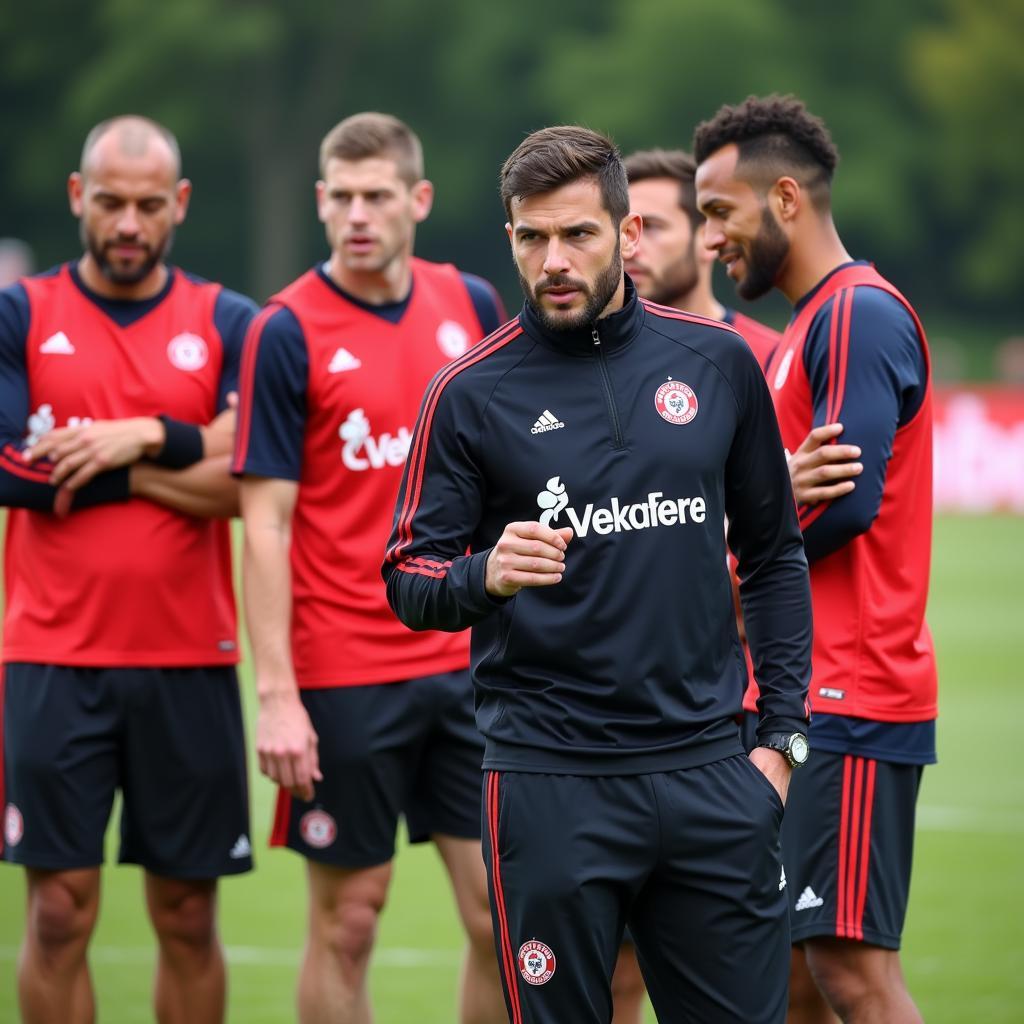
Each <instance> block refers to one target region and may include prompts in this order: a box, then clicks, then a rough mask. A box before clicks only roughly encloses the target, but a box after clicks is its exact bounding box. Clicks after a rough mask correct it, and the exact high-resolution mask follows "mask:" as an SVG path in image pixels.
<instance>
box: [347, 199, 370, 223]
mask: <svg viewBox="0 0 1024 1024" xmlns="http://www.w3.org/2000/svg"><path fill="white" fill-rule="evenodd" d="M348 219H349V223H350V224H365V223H366V221H367V205H366V200H365V199H364V198H363V197H362V196H358V195H357V196H353V197H352V201H351V202H350V203H349V205H348Z"/></svg>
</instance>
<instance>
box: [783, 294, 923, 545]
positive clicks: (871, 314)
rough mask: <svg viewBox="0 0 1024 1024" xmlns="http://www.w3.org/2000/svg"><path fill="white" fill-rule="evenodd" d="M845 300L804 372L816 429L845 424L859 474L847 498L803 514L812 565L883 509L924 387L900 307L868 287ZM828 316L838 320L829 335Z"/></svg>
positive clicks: (907, 318) (820, 331)
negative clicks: (902, 432) (892, 466)
mask: <svg viewBox="0 0 1024 1024" xmlns="http://www.w3.org/2000/svg"><path fill="white" fill-rule="evenodd" d="M846 301H849V302H851V303H852V306H851V308H850V310H848V311H845V312H844V311H843V310H842V309H841V308H840V306H839V304H838V297H837V299H836V300H833V302H832V303H830V304H829V305H828V306H827V307H826V308H825V309H824V310H822V312H821V313H819V314H818V316H817V317H816V318H815V323H814V324H813V325H812V328H811V332H810V334H809V335H808V338H807V342H806V344H805V346H804V365H805V367H806V370H807V378H808V380H809V381H810V385H811V396H812V401H813V404H814V426H816V427H817V426H821V425H822V424H824V423H836V422H838V423H842V424H843V428H844V429H843V433H842V434H841V435H840V437H839V438H838V441H839V442H840V443H842V444H855V445H858V446H859V447H860V450H861V455H860V460H859V461H860V462H861V463H862V464H863V466H864V471H863V472H862V473H861V475H860V476H858V477H857V478H856V480H855V487H854V489H853V490H852V491H851V492H850V493H849V494H844V495H843V496H842V497H841V498H837V499H836V500H835V501H832V502H822V503H821V504H819V505H815V506H813V507H807V506H805V507H803V508H801V509H800V524H801V527H802V529H803V531H804V546H805V547H806V550H807V558H808V560H809V561H811V562H813V561H816V560H817V559H819V558H824V557H825V556H826V555H830V554H832V552H834V551H838V550H839V549H840V548H841V547H844V546H845V545H846V544H849V543H850V541H851V540H853V538H854V537H856V536H858V535H859V534H862V533H866V532H867V531H868V530H869V529H870V528H871V524H872V523H873V522H874V521H875V518H876V517H877V515H878V511H879V509H880V508H881V505H882V494H883V492H884V490H885V476H886V471H887V469H888V466H889V459H890V458H891V457H892V450H893V443H894V442H895V439H896V431H897V430H898V429H899V428H900V427H901V426H903V424H904V423H907V422H909V420H910V419H912V418H913V415H914V413H916V412H917V410H918V409H919V408H920V406H921V403H922V402H923V401H924V396H925V391H926V388H927V384H928V370H927V366H926V364H925V358H924V351H923V349H922V347H921V342H920V340H919V338H918V336H917V327H916V325H915V324H914V320H913V317H911V315H910V313H909V312H908V311H907V309H906V308H905V307H904V305H903V303H902V302H900V301H899V300H898V299H896V298H895V297H893V296H892V295H889V294H888V293H886V292H883V291H881V290H880V289H878V288H870V287H862V288H857V289H855V290H854V292H853V295H852V297H851V298H850V299H848V300H846ZM846 313H848V316H847V315H846ZM833 317H838V318H839V319H838V322H837V324H836V325H835V329H834V330H833V329H832V325H831V324H832V318H833ZM830 339H834V342H833V343H830Z"/></svg>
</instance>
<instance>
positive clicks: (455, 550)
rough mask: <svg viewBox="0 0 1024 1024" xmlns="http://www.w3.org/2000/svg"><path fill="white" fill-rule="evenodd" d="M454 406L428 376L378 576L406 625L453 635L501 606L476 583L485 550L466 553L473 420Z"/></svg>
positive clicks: (471, 509) (473, 517)
mask: <svg viewBox="0 0 1024 1024" xmlns="http://www.w3.org/2000/svg"><path fill="white" fill-rule="evenodd" d="M443 372H444V371H442V373H443ZM435 399H436V401H435ZM457 404H459V403H458V402H457V396H456V395H455V394H454V392H453V389H452V386H451V385H449V386H448V388H446V389H445V390H442V391H440V392H439V393H438V387H437V378H436V377H435V379H434V381H433V382H431V384H430V386H429V387H428V388H427V393H426V397H425V398H424V401H423V407H422V408H421V410H420V415H419V419H418V421H417V423H416V429H415V431H414V432H413V438H412V442H411V444H410V447H409V451H410V453H411V455H410V458H409V460H408V462H406V465H405V472H404V473H403V476H402V486H401V489H400V490H399V492H398V500H397V504H396V506H395V519H394V528H393V530H392V533H391V538H390V540H389V541H388V548H387V553H386V555H385V560H384V566H383V570H382V573H383V576H384V582H385V584H386V585H387V596H388V602H389V603H390V605H391V607H392V608H393V609H394V611H395V614H396V615H397V616H398V617H399V619H401V620H402V622H404V623H405V624H406V625H407V626H408V627H409V628H410V629H442V630H446V631H449V632H457V631H458V630H461V629H466V628H467V627H468V626H472V625H475V624H476V623H477V622H480V621H481V620H482V619H484V618H486V617H487V616H488V615H490V614H491V613H492V612H493V611H494V610H495V609H496V608H498V607H499V605H501V604H504V603H505V600H504V599H502V598H492V597H491V596H490V595H489V594H488V593H487V591H486V589H485V587H484V573H485V570H486V567H487V557H488V555H489V554H490V548H487V549H485V550H482V551H478V552H474V553H473V554H468V555H467V554H466V552H467V550H468V548H469V545H470V540H471V538H472V535H473V532H474V530H475V529H476V527H477V524H478V523H479V520H480V516H481V510H482V503H483V502H482V498H483V493H484V484H483V478H482V476H481V474H480V471H479V468H478V466H477V462H476V460H475V458H474V456H473V450H474V446H475V437H476V433H477V431H478V430H479V427H476V426H473V424H474V422H476V421H477V420H478V417H477V416H476V415H475V414H474V410H473V409H472V408H464V409H458V410H457V409H456V408H455V407H456V405H457ZM464 404H467V405H468V403H464Z"/></svg>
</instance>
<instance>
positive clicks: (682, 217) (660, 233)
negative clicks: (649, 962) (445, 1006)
mask: <svg viewBox="0 0 1024 1024" xmlns="http://www.w3.org/2000/svg"><path fill="white" fill-rule="evenodd" d="M623 164H624V165H625V168H626V177H627V178H628V180H629V206H630V210H631V211H632V212H633V213H635V214H637V215H639V217H640V220H641V223H642V227H643V231H642V233H641V235H640V240H639V243H638V245H637V249H636V252H635V253H634V255H633V258H632V259H630V260H629V261H628V262H627V263H626V264H625V270H626V273H628V274H629V276H630V278H631V279H632V281H633V284H634V285H635V286H636V290H637V294H638V295H639V296H640V297H641V298H644V299H648V300H649V301H651V302H656V303H658V304H659V305H662V306H671V307H672V308H674V309H680V310H685V311H687V312H689V313H695V314H697V315H698V316H704V317H708V318H710V319H712V320H721V321H722V322H723V323H727V324H729V325H730V326H732V327H735V328H736V330H737V331H739V332H740V334H741V335H742V336H743V339H744V340H745V341H746V342H747V344H748V345H749V346H750V348H751V349H752V351H753V352H754V355H755V356H756V357H757V361H758V362H759V363H760V364H761V366H762V367H763V366H764V364H765V362H766V361H767V359H768V356H769V355H770V354H771V352H772V350H773V349H774V348H775V346H776V345H777V344H778V342H779V338H780V337H781V335H780V334H779V332H778V331H774V330H772V328H770V327H767V326H766V325H764V324H762V323H759V322H758V321H756V320H753V319H751V318H750V317H747V316H744V315H743V314H742V313H739V312H737V311H736V310H734V309H729V308H727V307H726V306H723V305H722V303H720V302H719V301H718V300H717V299H716V298H715V296H714V293H713V291H712V289H711V270H712V267H713V266H714V261H715V256H714V253H712V252H711V250H710V249H708V248H707V247H706V246H705V245H704V230H703V224H704V218H703V216H702V215H701V214H700V212H699V211H698V209H697V200H696V193H695V191H694V186H693V175H694V172H695V170H696V168H697V165H696V163H695V162H694V159H693V157H692V156H691V155H690V154H689V153H687V152H684V151H683V150H681V149H674V150H666V149H645V150H639V151H637V152H635V153H631V154H630V155H629V156H627V157H626V158H625V159H624V161H623ZM738 624H740V625H741V624H742V619H741V620H740V622H739V623H738ZM741 635H742V632H741ZM644 993H645V988H644V981H643V976H642V975H641V973H640V965H639V964H638V963H637V959H636V952H635V950H634V948H633V944H632V942H631V941H628V932H627V941H626V942H624V943H623V945H622V949H621V950H620V952H619V959H618V961H617V963H616V965H615V973H614V975H613V976H612V1001H613V1004H614V1008H615V1013H614V1017H613V1024H639V1022H640V1020H641V1017H642V1014H643V998H644Z"/></svg>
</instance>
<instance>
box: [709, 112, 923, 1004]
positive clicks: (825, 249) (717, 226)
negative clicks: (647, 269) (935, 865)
mask: <svg viewBox="0 0 1024 1024" xmlns="http://www.w3.org/2000/svg"><path fill="white" fill-rule="evenodd" d="M694 150H695V155H696V158H697V160H698V162H699V166H698V168H697V178H696V181H697V201H698V205H699V207H700V209H701V210H702V211H703V213H704V215H705V216H706V218H707V225H706V227H705V241H706V243H707V245H708V246H710V247H711V248H713V249H715V250H716V251H717V253H718V256H719V258H720V259H721V260H722V262H723V263H724V264H725V265H726V267H727V268H728V273H729V276H730V277H731V278H732V279H733V281H735V282H736V286H737V289H738V291H739V293H740V295H742V296H743V297H744V298H747V299H755V298H757V297H758V296H760V295H763V294H765V293H766V292H767V291H768V290H769V289H771V288H773V287H774V288H778V289H779V290H780V291H781V292H782V293H783V294H784V295H785V296H786V298H788V299H789V301H790V302H791V303H793V306H794V315H793V319H792V320H791V321H790V324H789V326H788V327H787V328H786V331H785V333H784V335H783V339H782V342H781V343H780V345H779V346H778V348H777V349H776V350H775V353H774V354H773V355H772V357H771V359H770V361H769V363H768V366H767V371H766V372H767V378H768V382H769V386H770V388H771V392H772V396H773V398H774V400H775V405H776V409H777V412H778V417H779V423H780V427H781V430H782V437H783V441H784V442H785V443H786V444H787V445H788V446H789V447H790V448H791V450H794V451H795V455H794V458H793V459H792V460H791V472H792V474H793V480H794V489H795V491H796V493H797V497H798V500H801V501H802V504H801V506H800V510H799V511H800V524H801V527H802V530H803V535H804V544H805V547H806V551H807V557H808V560H809V562H810V564H811V589H812V593H813V598H814V651H813V677H812V684H811V702H812V706H813V711H814V718H813V722H812V725H811V741H812V744H813V746H814V748H815V754H814V760H813V763H812V766H811V767H810V768H809V769H808V771H807V772H805V773H803V774H802V775H801V777H799V778H798V779H795V780H794V785H793V787H792V790H791V793H790V803H789V805H788V807H787V809H786V818H785V822H784V825H783V856H784V861H785V865H786V877H787V880H788V883H789V888H790V913H791V920H792V929H793V940H794V942H796V943H800V944H802V946H803V949H804V952H805V954H806V958H807V963H808V965H809V967H810V969H811V973H812V974H813V976H814V978H815V979H816V981H817V983H818V985H819V986H820V988H821V990H822V992H823V993H824V994H825V996H826V998H827V999H828V1001H829V1003H830V1004H831V1005H832V1007H833V1008H834V1009H835V1010H836V1012H837V1013H838V1014H839V1015H840V1016H841V1017H842V1019H843V1020H845V1021H857V1022H859V1021H871V1022H887V1024H888V1022H900V1024H903V1022H909V1021H919V1020H920V1015H919V1013H918V1011H917V1009H916V1008H915V1006H914V1004H913V1001H912V1000H911V997H910V995H909V993H908V992H907V989H906V986H905V984H904V981H903V977H902V972H901V969H900V961H899V952H898V950H899V947H900V935H901V932H902V928H903V921H904V917H905V914H906V906H907V895H908V890H909V886H910V870H911V859H912V848H913V838H914V811H915V805H916V799H917V792H918V787H919V785H920V781H921V773H922V770H923V767H922V766H923V765H925V764H929V763H932V762H934V760H935V715H936V670H935V654H934V650H933V645H932V640H931V636H930V634H929V631H928V627H927V625H926V623H925V618H924V613H925V604H926V600H927V594H928V571H929V562H930V553H931V514H932V502H931V494H932V486H931V485H932V450H931V446H932V414H931V383H930V371H929V358H928V346H927V342H926V340H925V334H924V330H923V328H922V327H921V324H920V321H919V320H918V318H917V315H916V314H915V312H914V310H913V309H912V308H911V306H910V304H909V303H908V302H907V300H906V299H905V298H904V297H903V296H902V295H900V293H899V292H898V291H897V290H896V289H895V288H894V287H893V286H892V285H891V284H889V282H888V281H886V280H885V279H884V278H883V277H881V275H879V274H878V272H877V271H876V270H875V269H874V268H873V267H872V266H871V265H870V264H868V263H865V262H863V261H857V260H853V259H851V257H850V255H849V254H848V253H847V251H846V249H845V247H844V246H843V243H842V240H841V239H840V237H839V235H838V233H837V231H836V228H835V225H834V223H833V220H832V214H831V202H830V196H831V184H832V177H833V172H834V170H835V167H836V163H837V160H838V154H837V151H836V148H835V145H834V144H833V142H832V140H831V138H830V136H829V133H828V130H827V128H826V127H825V125H824V123H823V122H822V121H821V120H820V119H819V118H816V117H814V116H813V115H811V114H810V113H809V112H808V111H807V110H806V108H805V107H804V105H803V104H802V103H801V102H799V101H798V100H796V99H795V98H793V97H780V96H769V97H766V98H758V97H749V98H748V99H747V100H746V101H745V102H744V103H741V104H739V105H738V106H734V107H733V106H725V107H722V108H721V109H720V110H719V111H718V112H717V113H716V114H715V116H714V117H713V118H711V120H710V121H707V122H704V123H703V124H701V125H700V126H698V128H697V131H696V134H695V141H694ZM834 422H838V423H841V425H842V426H841V428H840V429H841V437H842V440H843V442H844V444H843V445H838V444H833V443H831V442H833V441H834V440H835V438H836V436H840V435H838V431H837V430H836V428H834V427H832V428H830V427H826V426H825V425H826V424H832V423H834ZM809 428H814V429H813V430H812V434H811V440H810V442H809V443H807V444H806V445H804V446H802V447H803V449H804V450H802V451H801V450H797V445H798V444H800V442H801V440H802V439H803V438H804V437H805V435H806V434H807V431H808V429H809ZM830 431H831V432H830ZM815 435H817V437H816V436H815ZM816 445H817V447H816ZM829 447H831V448H838V449H844V450H845V452H846V458H847V461H849V460H850V459H851V458H853V459H856V460H857V463H856V464H857V465H858V466H859V467H860V468H861V472H860V475H859V476H858V477H857V480H856V486H855V487H852V489H848V493H845V494H844V495H842V496H841V497H839V498H837V499H835V500H822V501H817V502H809V501H807V498H806V495H805V494H804V486H803V485H804V482H805V480H806V479H807V478H809V477H812V476H813V474H814V473H815V472H817V471H819V470H820V469H821V468H822V467H821V466H820V465H819V466H817V467H815V466H814V465H813V463H814V462H815V461H816V459H818V457H819V456H818V453H819V452H820V451H821V450H823V449H826V448H829ZM832 468H838V469H841V468H842V467H841V464H838V463H837V464H833V466H832ZM846 483H847V485H850V484H851V481H846ZM826 489H827V488H826ZM793 1011H794V1013H793V1016H794V1019H810V1016H811V1015H810V1014H807V1015H802V1012H801V1007H800V1006H798V1005H794V1007H793Z"/></svg>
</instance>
